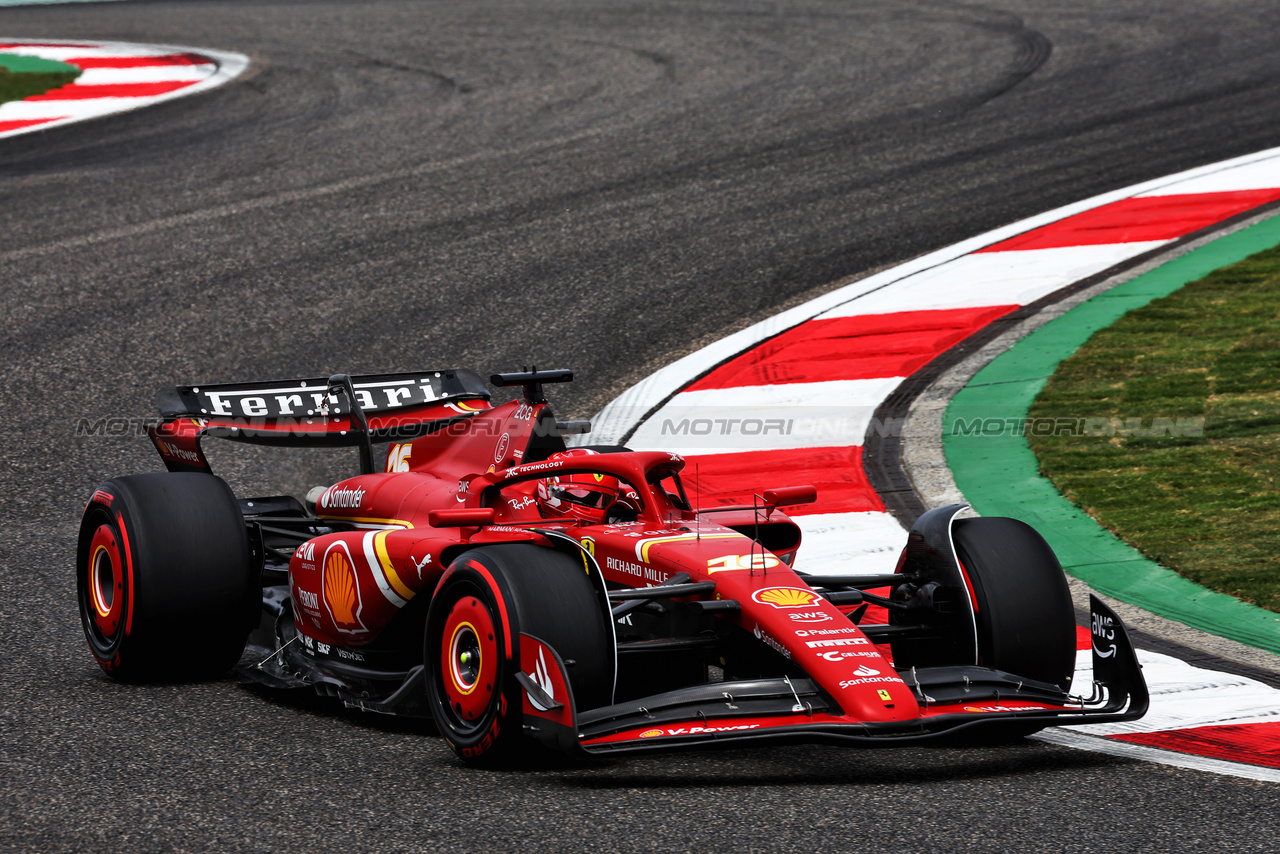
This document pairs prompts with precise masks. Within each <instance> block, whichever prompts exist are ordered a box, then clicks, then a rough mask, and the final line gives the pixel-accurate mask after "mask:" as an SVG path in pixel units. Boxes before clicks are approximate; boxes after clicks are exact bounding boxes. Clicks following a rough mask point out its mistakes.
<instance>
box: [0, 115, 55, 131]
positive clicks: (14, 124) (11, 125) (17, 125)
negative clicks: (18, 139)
mask: <svg viewBox="0 0 1280 854" xmlns="http://www.w3.org/2000/svg"><path fill="white" fill-rule="evenodd" d="M65 118H66V116H54V117H53V118H51V119H14V120H12V121H7V122H0V133H5V132H6V131H11V130H20V129H22V128H29V127H31V126H32V125H42V124H45V123H46V122H56V121H58V120H59V119H65Z"/></svg>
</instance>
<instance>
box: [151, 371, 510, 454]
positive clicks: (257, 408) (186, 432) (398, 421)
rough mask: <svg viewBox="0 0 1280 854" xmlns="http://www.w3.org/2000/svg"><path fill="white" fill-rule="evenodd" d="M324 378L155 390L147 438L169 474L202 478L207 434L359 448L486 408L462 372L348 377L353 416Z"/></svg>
mask: <svg viewBox="0 0 1280 854" xmlns="http://www.w3.org/2000/svg"><path fill="white" fill-rule="evenodd" d="M331 379H332V378H329V377H316V378H309V379H296V380H268V381H265V382H248V383H222V384H217V385H201V386H179V387H177V388H167V389H161V390H160V391H159V392H158V393H157V394H156V405H157V406H158V407H159V409H160V414H161V415H162V416H163V417H164V421H163V423H161V424H160V425H159V426H158V427H148V428H147V434H148V435H149V436H150V437H151V441H152V442H153V443H154V444H155V446H156V450H157V451H159V452H160V456H161V458H163V459H164V463H165V466H166V467H167V468H168V469H169V470H170V471H202V472H207V471H209V463H208V460H206V459H205V455H204V451H203V450H202V449H201V447H200V443H201V441H202V440H203V438H204V437H205V436H206V435H208V436H214V437H215V438H222V439H232V440H234V441H238V442H248V443H251V444H256V445H276V446H286V447H344V446H361V445H365V444H367V443H368V442H370V441H378V442H382V441H391V440H396V441H405V440H409V439H414V438H417V437H418V436H424V435H426V434H428V433H432V432H435V431H437V430H440V429H443V428H444V427H447V426H448V425H449V424H451V423H453V422H455V421H458V420H460V419H464V418H470V417H471V416H472V415H474V414H475V413H476V412H480V411H483V410H486V409H488V408H489V404H488V401H489V397H490V395H489V389H488V388H487V387H486V386H485V383H484V380H483V379H481V377H480V375H479V374H476V373H475V372H473V371H468V370H463V369H450V370H442V371H420V372H408V373H393V374H368V375H365V376H355V377H351V378H350V382H351V389H352V392H353V394H352V397H354V399H355V401H356V402H357V403H358V404H359V407H360V411H359V412H354V411H353V409H352V407H351V403H350V401H349V400H347V399H345V398H346V395H339V394H329V393H327V391H328V390H329V388H330V381H331ZM344 379H345V378H344ZM362 415H363V417H361V416H362ZM362 422H365V423H367V431H366V430H365V429H364V427H365V423H362Z"/></svg>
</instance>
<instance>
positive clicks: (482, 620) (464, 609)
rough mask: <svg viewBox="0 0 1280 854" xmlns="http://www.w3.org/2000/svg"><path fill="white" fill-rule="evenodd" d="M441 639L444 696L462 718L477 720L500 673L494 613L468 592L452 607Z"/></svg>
mask: <svg viewBox="0 0 1280 854" xmlns="http://www.w3.org/2000/svg"><path fill="white" fill-rule="evenodd" d="M442 640H443V641H444V643H443V644H442V646H441V650H440V658H441V660H440V664H441V668H440V672H441V674H442V675H443V677H444V695H445V699H446V701H447V702H448V703H449V708H450V710H451V711H452V712H453V713H454V714H455V715H457V716H458V718H459V719H461V720H462V721H465V722H467V723H474V722H476V721H478V720H480V718H482V717H483V716H484V713H485V711H486V710H487V709H488V708H489V701H490V700H491V699H492V698H493V688H494V681H495V678H496V676H497V673H498V643H497V640H496V639H495V633H494V623H493V616H492V615H491V614H490V613H489V609H488V608H487V607H486V606H485V604H484V603H483V602H481V601H480V600H479V599H477V598H476V597H475V596H465V597H463V598H461V599H459V600H458V601H457V602H454V603H453V607H452V608H450V609H449V615H448V616H447V617H446V618H445V621H444V634H443V638H442Z"/></svg>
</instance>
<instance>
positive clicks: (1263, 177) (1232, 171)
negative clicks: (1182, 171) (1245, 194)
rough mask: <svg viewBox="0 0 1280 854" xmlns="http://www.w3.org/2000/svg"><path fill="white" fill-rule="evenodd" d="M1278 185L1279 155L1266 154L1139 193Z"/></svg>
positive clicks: (1255, 187) (1171, 193) (1162, 194)
mask: <svg viewBox="0 0 1280 854" xmlns="http://www.w3.org/2000/svg"><path fill="white" fill-rule="evenodd" d="M1274 187H1280V157H1268V158H1266V159H1264V160H1258V161H1256V162H1254V163H1246V164H1244V165H1242V166H1231V167H1229V168H1226V169H1222V170H1220V171H1218V172H1213V173H1211V174H1209V175H1200V176H1198V177H1195V178H1187V179H1184V180H1180V181H1177V182H1175V183H1173V184H1168V185H1166V186H1163V187H1160V188H1158V189H1155V190H1149V191H1147V192H1145V193H1143V194H1142V195H1143V196H1144V197H1149V196H1171V195H1176V194H1181V193H1232V192H1240V191H1242V190H1267V189H1271V188H1274Z"/></svg>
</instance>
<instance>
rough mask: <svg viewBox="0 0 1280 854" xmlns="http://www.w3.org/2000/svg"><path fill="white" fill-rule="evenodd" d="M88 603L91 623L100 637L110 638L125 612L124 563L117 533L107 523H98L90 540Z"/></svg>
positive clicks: (87, 580) (87, 581)
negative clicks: (91, 618) (100, 634)
mask: <svg viewBox="0 0 1280 854" xmlns="http://www.w3.org/2000/svg"><path fill="white" fill-rule="evenodd" d="M86 571H87V572H88V573H89V577H88V578H87V579H85V581H86V584H87V586H88V591H89V606H90V609H91V610H92V614H93V624H94V625H95V626H96V627H97V629H98V631H99V632H101V633H102V635H103V637H106V638H110V637H111V636H112V635H114V634H115V633H116V629H118V628H119V627H120V615H121V614H122V613H123V612H124V562H123V561H121V560H120V546H119V544H118V542H117V541H116V532H115V530H114V529H113V528H112V527H111V526H110V525H99V526H98V530H96V531H94V532H93V539H92V540H91V541H90V542H89V565H88V567H87V568H86Z"/></svg>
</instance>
